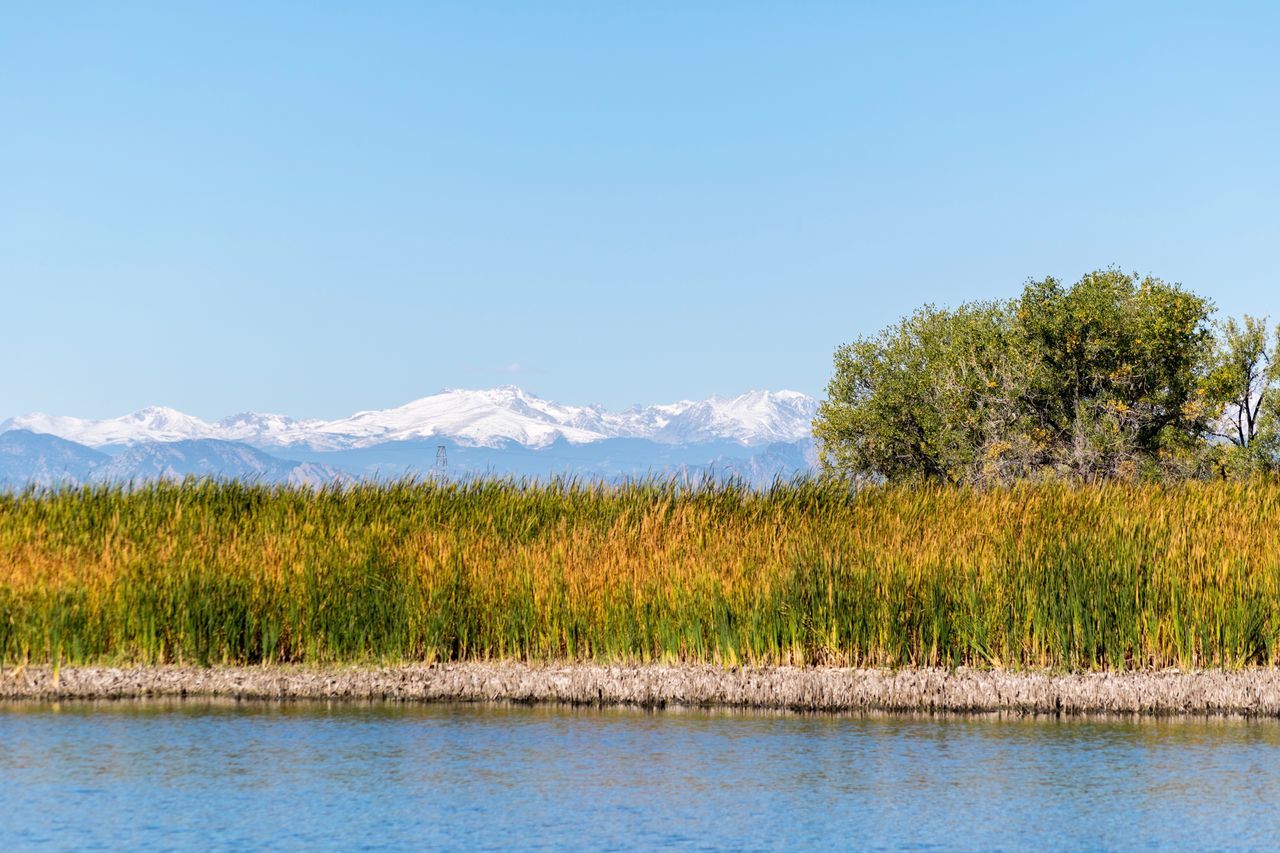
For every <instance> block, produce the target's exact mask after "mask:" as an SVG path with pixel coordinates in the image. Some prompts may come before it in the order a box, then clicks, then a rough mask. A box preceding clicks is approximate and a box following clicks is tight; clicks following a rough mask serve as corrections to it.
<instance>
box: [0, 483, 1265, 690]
mask: <svg viewBox="0 0 1280 853" xmlns="http://www.w3.org/2000/svg"><path fill="white" fill-rule="evenodd" d="M1278 589H1280V483H1277V482H1273V481H1258V482H1253V483H1246V484H1232V483H1214V484H1196V483H1193V484H1186V485H1179V486H1137V485H1106V486H1090V487H1075V488H1072V487H1067V486H1057V485H1047V486H1035V487H1030V486H1028V487H1019V488H1014V489H1004V490H989V491H972V490H963V489H942V488H936V489H920V488H916V489H906V488H873V489H868V490H865V491H863V492H862V493H860V494H858V495H857V496H854V495H852V494H851V493H850V492H849V491H848V490H847V489H845V488H844V487H842V486H840V485H839V484H835V483H823V482H817V481H809V482H797V483H793V484H786V485H780V486H778V487H775V488H774V489H772V490H769V491H766V492H754V491H751V490H749V489H743V488H737V487H733V486H703V487H700V488H696V489H688V488H681V487H680V486H677V485H675V484H659V483H646V484H636V485H631V486H626V487H618V488H605V487H598V486H591V485H585V484H560V485H550V486H533V485H520V484H513V483H498V482H487V483H484V482H482V483H472V484H467V485H434V484H429V483H402V484H396V485H389V486H360V487H356V488H350V489H346V490H337V489H333V490H322V491H310V490H305V489H284V488H268V487H258V486H249V485H243V484H237V483H222V484H216V483H207V482H204V483H195V482H188V483H186V484H183V485H155V486H149V487H146V488H141V489H137V490H132V491H126V490H122V489H118V488H89V489H82V490H67V491H57V492H50V493H34V492H29V493H25V494H21V495H8V496H0V660H2V661H3V662H5V663H6V664H9V665H12V664H15V663H18V662H26V661H30V662H33V663H55V662H62V663H64V664H74V663H108V662H111V663H161V662H184V663H201V664H205V663H250V664H252V663H259V662H315V663H336V662H390V661H408V660H413V661H423V660H492V659H519V660H539V661H541V660H617V661H654V660H661V661H699V662H715V663H722V664H737V663H800V664H808V663H841V664H856V665H886V666H903V665H959V664H967V665H975V666H990V667H1050V668H1059V669H1100V668H1105V669H1131V668H1148V667H1163V666H1169V665H1177V666H1183V667H1189V666H1223V667H1239V666H1247V665H1257V664H1264V665H1272V664H1274V663H1275V662H1276V660H1277V655H1278V654H1280V652H1278V644H1277V640H1278V638H1280V593H1278V591H1277V590H1278Z"/></svg>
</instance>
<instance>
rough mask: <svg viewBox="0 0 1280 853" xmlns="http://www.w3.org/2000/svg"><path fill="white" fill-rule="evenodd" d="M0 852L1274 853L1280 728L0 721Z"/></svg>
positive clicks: (660, 717) (20, 712) (266, 715)
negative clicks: (659, 851) (892, 851)
mask: <svg viewBox="0 0 1280 853" xmlns="http://www.w3.org/2000/svg"><path fill="white" fill-rule="evenodd" d="M0 781H2V784H0V848H3V849H12V848H15V847H19V848H21V847H31V846H35V845H52V846H56V847H62V848H69V847H75V848H82V847H85V846H92V845H105V846H111V847H122V846H123V847H130V848H133V847H162V848H172V847H200V848H206V847H211V846H212V847H224V848H231V847H235V848H242V847H260V846H276V847H316V846H322V847H339V848H355V847H381V846H391V847H414V848H419V847H455V848H456V847H467V848H476V847H480V848H504V847H509V846H513V845H516V846H546V847H557V848H561V847H577V848H600V847H606V848H620V847H645V848H651V847H662V846H676V847H732V848H781V847H798V846H799V847H817V846H822V847H830V846H841V847H872V846H883V847H903V846H917V847H918V846H926V847H928V846H937V847H941V848H963V849H974V848H1026V847H1050V848H1073V849H1078V848H1094V847H1130V846H1145V845H1149V844H1152V843H1155V844H1162V845H1168V846H1175V847H1186V846H1205V845H1211V846H1235V847H1250V846H1256V847H1265V846H1271V845H1273V844H1274V843H1275V841H1276V839H1277V838H1280V723H1276V722H1270V721H1268V722H1242V721H1230V720H1208V721H1205V720H1199V721H1196V720H1167V721H1142V722H1127V721H1097V720H1094V721H1081V720H1061V721H1058V720H1018V719H999V718H991V717H978V718H955V717H951V718H927V717H888V716H886V717H840V716H795V715H768V714H745V713H727V712H697V711H675V712H672V711H666V712H658V713H645V712H643V711H631V710H571V709H562V708H510V707H488V706H481V707H476V706H398V705H395V706H388V705H344V704H292V705H275V704H239V705H237V704H204V703H193V702H187V703H86V704H76V703H72V704H62V705H24V704H11V705H0Z"/></svg>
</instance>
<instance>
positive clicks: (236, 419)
mask: <svg viewBox="0 0 1280 853" xmlns="http://www.w3.org/2000/svg"><path fill="white" fill-rule="evenodd" d="M324 423H325V422H324V421H322V420H298V419H297V418H291V417H289V416H288V415H264V414H260V413H258V412H241V413H240V414H238V415H229V416H228V417H225V418H223V419H222V420H220V421H218V422H217V423H216V424H214V425H213V427H214V429H215V430H216V431H217V433H218V437H219V438H221V439H224V440H226V441H254V442H258V443H270V442H269V441H268V439H270V438H273V437H278V436H285V435H293V434H297V433H299V432H305V431H307V430H314V429H317V428H319V427H321V426H323V425H324Z"/></svg>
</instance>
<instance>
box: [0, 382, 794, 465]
mask: <svg viewBox="0 0 1280 853" xmlns="http://www.w3.org/2000/svg"><path fill="white" fill-rule="evenodd" d="M816 411H817V401H816V400H815V399H814V398H812V397H809V396H807V395H805V394H801V393H799V392H796V391H751V392H748V393H746V394H742V395H740V396H738V397H731V398H725V397H717V396H712V397H708V398H707V399H705V400H682V401H680V402H677V403H669V404H663V405H652V406H632V407H631V408H629V409H626V410H624V411H621V412H610V411H607V410H606V409H604V408H602V407H600V406H568V405H563V404H560V403H556V402H552V401H550V400H545V399H543V398H541V397H537V396H535V395H533V394H530V393H528V392H526V391H524V390H522V389H520V388H517V387H515V386H510V385H508V386H503V387H500V388H494V389H491V390H485V391H467V390H453V389H449V390H445V391H441V392H440V393H438V394H433V395H431V396H429V397H423V398H421V399H419V400H414V401H413V402H411V403H407V404H405V405H403V406H399V407H397V408H393V409H382V410H377V411H366V412H357V413H356V414H354V415H351V416H350V417H347V418H340V419H338V420H333V421H324V420H298V419H295V418H290V417H287V416H285V415H275V414H258V413H254V412H246V413H243V414H238V415H232V416H230V417H227V418H223V419H222V420H220V421H217V422H215V423H209V422H206V421H203V420H201V419H199V418H196V417H193V416H191V415H187V414H184V413H182V412H179V411H176V410H174V409H168V408H164V407H159V406H153V407H149V408H146V409H140V410H139V411H136V412H133V413H131V414H127V415H124V416H122V417H118V418H109V419H104V420H89V419H84V418H75V417H66V416H54V415H45V414H26V415H18V416H16V417H11V418H8V419H6V420H4V421H0V433H2V432H6V431H10V430H26V431H29V432H32V433H39V434H45V435H53V436H57V437H59V438H63V439H66V440H68V441H73V442H76V443H78V444H81V445H85V446H87V447H95V448H102V447H120V446H126V447H127V446H131V445H136V444H142V443H151V442H175V441H192V440H202V439H213V440H219V441H233V442H240V443H243V444H247V445H251V446H253V447H257V448H263V449H286V448H294V449H303V450H312V451H339V450H353V449H358V448H368V447H374V446H377V445H381V444H385V443H389V442H405V441H420V440H424V439H449V440H450V441H451V442H453V443H455V444H457V445H460V446H464V447H477V448H497V447H505V446H511V445H520V446H522V447H526V448H532V449H539V448H546V447H549V446H551V445H553V444H556V443H558V442H567V443H569V444H571V445H585V444H590V443H593V442H598V441H604V440H606V439H618V438H633V439H645V440H647V441H651V442H655V443H659V444H668V445H696V444H704V443H710V442H733V443H736V444H738V445H740V446H743V447H757V446H764V445H769V444H777V443H795V442H802V441H806V440H807V439H808V438H809V436H810V423H811V421H812V420H813V417H814V414H815V412H816Z"/></svg>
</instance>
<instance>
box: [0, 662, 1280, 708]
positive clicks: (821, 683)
mask: <svg viewBox="0 0 1280 853" xmlns="http://www.w3.org/2000/svg"><path fill="white" fill-rule="evenodd" d="M148 697H157V698H158V697H207V698H229V699H257V700H302V699H346V700H365V701H369V700H379V701H403V702H518V703H560V704H571V705H631V706H639V707H646V708H663V707H668V706H686V707H726V708H759V709H781V710H794V711H835V712H841V711H843V712H850V711H852V712H862V711H905V712H952V713H982V712H1004V713H1013V714H1037V715H1038V714H1050V715H1059V714H1064V715H1074V714H1145V715H1164V716H1168V715H1180V714H1191V715H1217V714H1231V715H1243V716H1280V670H1272V669H1251V670H1240V671H1223V670H1204V671H1196V672H1179V671H1161V672H1127V673H1084V674H1052V673H1046V672H1002V671H986V670H971V669H958V670H945V669H903V670H894V671H891V670H874V669H844V668H836V667H812V668H800V667H767V668H752V667H742V668H724V667H717V666H705V665H690V666H668V665H637V666H628V665H598V664H562V665H556V664H546V665H530V664H521V663H460V664H438V665H434V666H426V665H408V666H395V667H381V668H359V667H334V668H324V669H322V668H310V667H300V666H268V667H210V668H198V667H177V666H158V667H133V668H113V667H62V668H61V669H59V670H55V669H54V668H52V667H29V668H28V667H17V668H7V669H5V670H4V671H3V672H0V699H3V700H43V701H51V700H71V699H92V700H105V699H138V698H148Z"/></svg>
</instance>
